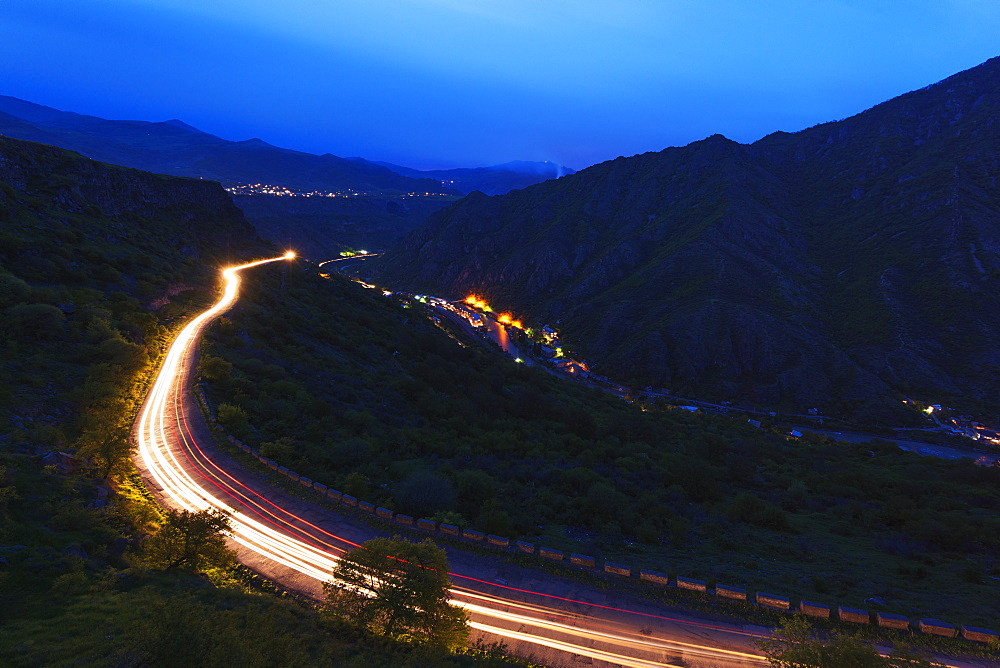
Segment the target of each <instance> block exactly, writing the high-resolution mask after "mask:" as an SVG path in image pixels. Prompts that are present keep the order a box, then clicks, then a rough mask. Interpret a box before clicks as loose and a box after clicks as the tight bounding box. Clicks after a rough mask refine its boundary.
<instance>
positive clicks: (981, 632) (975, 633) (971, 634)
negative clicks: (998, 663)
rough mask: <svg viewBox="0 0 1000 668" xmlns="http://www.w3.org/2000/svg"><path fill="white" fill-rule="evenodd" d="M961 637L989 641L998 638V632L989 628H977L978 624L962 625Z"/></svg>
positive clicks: (999, 636) (976, 640)
mask: <svg viewBox="0 0 1000 668" xmlns="http://www.w3.org/2000/svg"><path fill="white" fill-rule="evenodd" d="M962 637H963V638H965V639H966V640H973V641H975V642H990V641H991V640H997V639H1000V634H998V633H997V632H996V631H991V630H990V629H983V628H979V627H978V626H963V627H962Z"/></svg>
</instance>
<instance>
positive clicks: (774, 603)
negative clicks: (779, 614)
mask: <svg viewBox="0 0 1000 668" xmlns="http://www.w3.org/2000/svg"><path fill="white" fill-rule="evenodd" d="M756 600H757V605H762V606H764V607H765V608H774V609H775V610H788V608H789V607H790V606H791V602H790V601H789V600H788V599H787V598H786V597H784V596H778V595H776V594H765V593H763V592H757V597H756Z"/></svg>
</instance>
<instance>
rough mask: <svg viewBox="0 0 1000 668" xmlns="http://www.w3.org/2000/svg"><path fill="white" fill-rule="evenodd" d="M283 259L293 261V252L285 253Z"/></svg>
mask: <svg viewBox="0 0 1000 668" xmlns="http://www.w3.org/2000/svg"><path fill="white" fill-rule="evenodd" d="M284 258H285V259H286V260H294V259H295V251H288V252H286V253H285V255H284Z"/></svg>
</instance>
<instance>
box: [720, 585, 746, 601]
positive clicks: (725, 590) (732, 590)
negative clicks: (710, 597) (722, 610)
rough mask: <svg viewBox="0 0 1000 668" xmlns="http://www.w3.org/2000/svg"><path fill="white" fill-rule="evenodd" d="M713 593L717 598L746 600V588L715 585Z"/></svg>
mask: <svg viewBox="0 0 1000 668" xmlns="http://www.w3.org/2000/svg"><path fill="white" fill-rule="evenodd" d="M715 595H716V596H718V597H719V598H728V599H731V600H734V601H745V600H747V590H746V589H740V588H739V587H730V586H728V585H720V584H716V585H715Z"/></svg>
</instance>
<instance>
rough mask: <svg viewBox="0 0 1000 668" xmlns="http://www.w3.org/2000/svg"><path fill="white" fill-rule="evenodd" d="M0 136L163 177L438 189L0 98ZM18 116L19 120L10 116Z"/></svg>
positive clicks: (368, 165) (366, 167) (251, 143)
mask: <svg viewBox="0 0 1000 668" xmlns="http://www.w3.org/2000/svg"><path fill="white" fill-rule="evenodd" d="M0 112H2V114H0V133H2V134H5V135H7V136H10V137H15V138H21V139H28V140H32V141H43V142H45V143H50V144H53V145H56V146H60V147H62V148H67V149H71V150H74V151H78V152H80V153H83V154H84V155H86V156H88V157H91V158H94V159H96V160H102V161H106V162H112V163H115V164H121V165H125V166H128V167H136V168H139V169H144V170H146V171H151V172H156V173H160V174H171V175H178V176H192V177H200V178H206V179H212V180H216V181H220V182H222V183H223V184H224V185H232V184H236V183H270V184H275V185H281V186H286V187H295V188H305V189H320V190H330V191H346V190H355V191H359V192H372V193H396V194H399V193H408V192H425V191H431V192H438V191H441V186H440V184H439V183H438V182H436V181H434V180H432V179H411V178H408V177H405V176H401V175H399V174H396V173H395V172H393V171H391V170H389V169H386V168H384V167H381V166H379V165H376V164H375V163H372V162H368V161H365V160H348V159H345V158H339V157H337V156H335V155H330V154H325V155H312V154H310V153H302V152H300V151H291V150H288V149H283V148H278V147H277V146H272V145H270V144H268V143H267V142H264V141H261V140H260V139H248V140H246V141H238V142H234V141H227V140H224V139H220V138H219V137H216V136H214V135H210V134H208V133H205V132H201V131H200V130H197V129H195V128H193V127H191V126H190V125H187V124H186V123H183V122H182V121H178V120H170V121H166V122H162V123H150V122H146V121H109V120H105V119H103V118H97V117H95V116H86V115H82V114H75V113H71V112H64V111H59V110H57V109H51V108H49V107H45V106H42V105H37V104H33V103H31V102H26V101H24V100H19V99H17V98H12V97H7V96H0ZM12 118H13V120H12Z"/></svg>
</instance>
